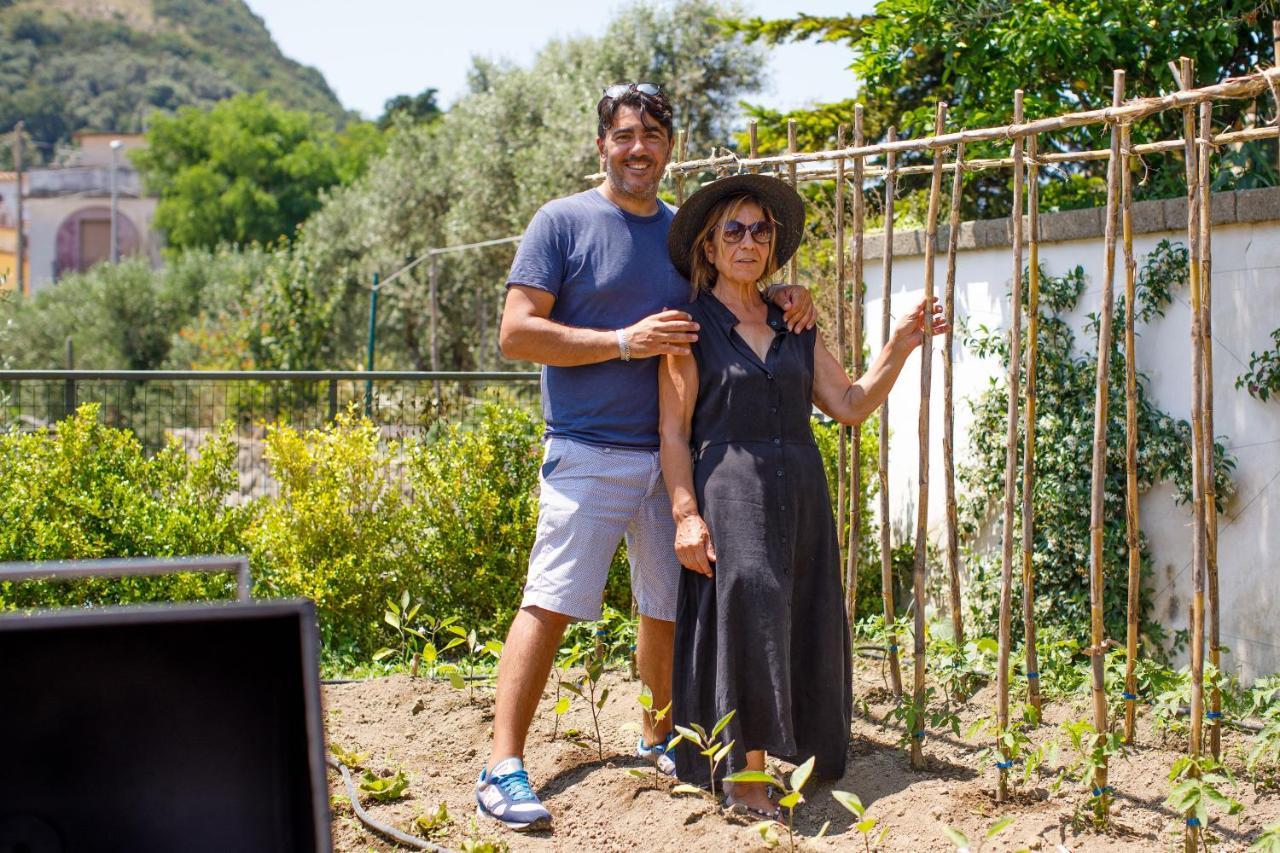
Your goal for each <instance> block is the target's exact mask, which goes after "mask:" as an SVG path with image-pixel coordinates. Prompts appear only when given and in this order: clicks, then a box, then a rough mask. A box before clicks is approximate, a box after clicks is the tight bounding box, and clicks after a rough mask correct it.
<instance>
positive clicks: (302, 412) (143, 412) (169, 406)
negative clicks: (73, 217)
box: [0, 370, 539, 497]
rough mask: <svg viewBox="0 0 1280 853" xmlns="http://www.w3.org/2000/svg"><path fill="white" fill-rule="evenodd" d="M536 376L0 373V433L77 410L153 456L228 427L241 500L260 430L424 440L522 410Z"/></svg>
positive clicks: (251, 475)
mask: <svg viewBox="0 0 1280 853" xmlns="http://www.w3.org/2000/svg"><path fill="white" fill-rule="evenodd" d="M538 376H539V374H537V373H517V372H504V373H470V372H436V373H431V372H410V371H368V372H366V371H202V370H201V371H192V370H184V371H153V370H0V430H14V429H16V430H20V431H32V430H39V429H44V428H47V427H51V426H53V425H54V424H56V423H57V422H58V421H60V420H62V419H63V418H65V417H67V416H68V415H69V414H71V413H73V412H75V411H76V409H77V407H79V406H81V405H83V404H85V403H96V404H98V406H99V418H100V420H101V421H102V422H103V423H105V424H107V425H108V426H112V427H116V428H120V429H128V430H130V431H132V432H133V433H134V434H135V435H136V436H137V437H138V440H139V441H140V442H141V443H142V446H143V448H144V449H145V450H146V451H147V452H150V453H154V452H155V451H157V450H159V449H160V448H161V447H163V446H164V444H165V442H166V441H167V440H168V439H167V436H170V435H171V436H174V437H176V438H178V439H179V440H180V441H181V442H182V444H183V446H184V447H187V448H188V449H189V450H194V449H195V448H196V447H199V446H200V444H201V443H203V441H204V440H205V439H206V438H207V437H208V436H210V435H212V434H213V433H215V432H217V430H218V429H220V428H221V426H222V424H224V423H225V422H227V421H231V422H232V423H233V424H234V425H235V437H236V441H237V445H238V458H237V467H238V469H239V473H240V492H241V495H242V496H243V497H252V496H256V495H262V494H274V493H275V483H274V482H272V481H271V479H270V477H269V476H268V470H267V464H266V459H265V456H264V452H263V451H264V446H265V445H264V438H265V435H266V429H267V427H268V425H270V424H274V423H281V422H283V423H287V424H289V425H290V426H292V427H294V428H296V429H299V430H305V429H316V428H319V427H323V426H325V425H326V424H329V423H332V422H333V421H334V419H335V418H336V417H337V416H338V414H339V413H340V412H345V411H347V410H348V409H354V410H355V411H356V412H358V413H360V414H363V415H364V416H366V417H367V418H368V419H369V420H370V421H371V422H372V423H373V424H374V425H375V426H376V427H377V428H378V430H379V432H380V433H381V435H382V436H383V437H384V438H385V439H386V440H388V441H391V440H402V439H406V438H427V439H429V438H430V437H431V436H432V435H433V434H434V430H436V429H438V427H439V425H440V424H441V423H445V422H452V423H457V422H466V421H467V419H468V418H469V417H470V415H471V414H472V413H473V412H474V411H475V410H476V409H477V407H478V406H479V405H480V404H482V403H483V402H485V401H489V400H496V401H499V402H503V403H505V404H507V405H514V406H518V407H521V408H525V409H528V410H530V411H536V409H537V406H538Z"/></svg>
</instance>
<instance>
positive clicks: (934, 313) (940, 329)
mask: <svg viewBox="0 0 1280 853" xmlns="http://www.w3.org/2000/svg"><path fill="white" fill-rule="evenodd" d="M931 309H932V310H931V311H930V312H929V314H930V316H931V318H932V321H933V334H935V335H941V334H945V333H946V331H947V329H949V328H950V327H949V326H948V325H947V321H946V319H945V318H944V317H943V316H942V306H941V305H939V304H938V299H937V297H934V299H933V305H932V306H931ZM924 316H925V300H923V299H921V300H920V302H919V303H917V304H916V307H914V308H912V309H911V311H909V312H908V313H907V314H906V316H904V317H903V318H902V319H900V320H898V322H897V323H896V324H895V325H894V327H893V333H892V334H891V335H890V336H889V341H890V344H891V345H892V346H894V347H902V348H905V349H906V351H907V352H910V351H911V350H913V349H915V348H916V347H918V346H920V345H921V344H922V343H924Z"/></svg>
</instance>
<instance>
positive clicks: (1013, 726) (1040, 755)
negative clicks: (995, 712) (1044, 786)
mask: <svg viewBox="0 0 1280 853" xmlns="http://www.w3.org/2000/svg"><path fill="white" fill-rule="evenodd" d="M1038 722H1039V721H1038V719H1037V715H1036V709H1035V707H1034V706H1033V705H1031V704H1028V703H1023V704H1021V705H1020V706H1019V707H1018V708H1017V716H1015V717H1012V718H1011V719H1010V720H1009V725H1008V726H1007V727H1006V728H1005V730H1004V731H1002V732H997V726H996V720H995V718H994V717H983V718H981V719H979V720H977V721H976V722H975V723H974V724H973V725H971V726H970V727H969V729H968V731H966V732H965V737H966V738H973V737H975V736H977V735H978V734H981V733H990V734H991V735H993V736H994V738H995V744H994V745H992V746H988V747H986V748H985V749H983V750H981V751H980V752H979V753H978V763H979V764H980V765H984V766H985V765H987V764H988V763H990V764H997V762H1001V763H1002V762H1005V761H1008V762H1009V763H1010V765H1011V766H1010V767H1009V768H1007V769H1010V770H1012V768H1013V767H1019V768H1020V769H1019V770H1018V771H1016V772H1011V773H1008V774H1007V775H1006V777H1005V778H1006V779H1007V780H1012V781H1013V782H1014V783H1015V784H1014V787H1017V785H1018V784H1019V783H1020V784H1027V783H1029V782H1030V781H1031V780H1032V779H1034V778H1037V776H1038V775H1039V771H1040V768H1041V767H1043V766H1044V765H1046V764H1051V763H1053V761H1054V760H1055V759H1056V758H1057V752H1058V741H1057V739H1051V740H1049V741H1047V742H1045V743H1042V744H1036V743H1035V741H1033V740H1032V739H1031V735H1030V732H1031V731H1032V730H1033V729H1034V728H1035V727H1036V726H1037V725H1038ZM997 766H998V765H997Z"/></svg>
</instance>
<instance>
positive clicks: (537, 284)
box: [507, 189, 689, 450]
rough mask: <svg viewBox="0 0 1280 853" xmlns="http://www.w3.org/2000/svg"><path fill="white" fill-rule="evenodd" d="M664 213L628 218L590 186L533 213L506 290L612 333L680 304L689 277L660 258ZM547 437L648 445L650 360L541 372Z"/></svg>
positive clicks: (654, 363) (652, 443)
mask: <svg viewBox="0 0 1280 853" xmlns="http://www.w3.org/2000/svg"><path fill="white" fill-rule="evenodd" d="M673 216H674V212H673V210H672V209H671V208H670V207H668V206H667V205H665V204H663V203H662V202H659V203H658V212H657V213H655V214H654V215H652V216H636V215H635V214H632V213H628V212H627V211H625V210H623V209H622V208H620V207H618V206H617V205H616V204H614V203H613V202H611V201H609V200H608V199H607V198H605V197H604V196H603V195H601V194H600V192H599V191H598V190H595V189H591V190H587V191H586V192H581V193H578V194H577V195H572V196H569V197H567V198H561V199H556V200H555V201H552V202H549V203H547V204H546V205H543V207H542V208H541V209H540V210H539V211H538V212H537V213H535V214H534V216H533V220H532V221H531V222H530V223H529V227H528V228H527V229H525V232H524V238H523V239H522V240H521V241H520V248H519V250H518V251H517V252H516V259H515V262H514V263H512V265H511V274H510V275H509V276H508V277H507V286H508V287H510V286H512V285H517V284H518V285H523V286H525V287H534V288H537V289H539V290H545V291H547V292H548V293H550V294H551V295H552V296H554V297H555V298H556V301H555V305H554V306H553V307H552V309H551V319H553V320H555V321H556V322H559V323H564V324H565V325H568V326H580V327H585V328H592V329H610V330H612V329H621V328H623V327H625V326H630V325H631V324H632V323H635V322H636V321H638V320H641V319H643V318H645V317H648V316H649V315H650V314H656V313H658V312H659V311H662V310H663V309H665V308H669V307H670V308H674V307H678V306H680V305H683V304H685V303H686V302H688V300H689V282H688V281H687V280H686V279H685V278H684V276H682V275H680V273H679V272H677V271H676V268H675V266H674V265H672V263H671V258H670V257H669V256H668V255H667V232H668V231H669V230H670V228H671V219H672V217H673ZM542 416H543V417H544V418H545V419H546V422H547V435H551V436H557V437H560V438H570V439H573V440H575V441H583V442H587V443H588V444H597V445H604V446H608V447H626V448H644V449H650V450H653V449H657V447H658V359H657V358H641V359H632V360H631V361H622V360H621V359H620V358H614V359H610V360H609V361H604V362H600V363H598V364H587V365H582V366H580V367H552V366H549V365H548V366H544V367H543V368H542Z"/></svg>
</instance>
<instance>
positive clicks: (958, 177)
mask: <svg viewBox="0 0 1280 853" xmlns="http://www.w3.org/2000/svg"><path fill="white" fill-rule="evenodd" d="M963 163H964V143H961V144H959V145H957V146H956V154H955V164H954V165H955V169H954V170H953V173H952V177H951V211H950V215H949V217H948V220H947V224H948V233H947V283H946V296H945V304H944V306H943V316H944V317H945V318H946V321H947V331H946V337H945V340H944V342H943V345H942V486H943V490H944V491H945V493H946V494H945V501H946V514H947V532H946V536H947V542H946V550H947V591H948V597H949V603H950V606H951V639H952V642H953V643H954V644H955V648H956V653H957V655H958V654H960V653H961V652H962V651H963V650H964V612H963V611H962V609H961V603H960V531H959V527H960V523H959V520H958V518H957V515H956V465H955V432H956V423H955V399H954V394H953V391H954V389H953V382H952V372H953V370H954V354H953V349H954V347H955V322H956V254H957V252H958V250H959V248H960V194H961V193H962V192H963V190H964V167H963Z"/></svg>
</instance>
